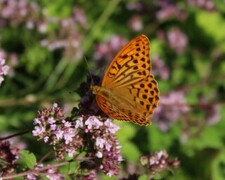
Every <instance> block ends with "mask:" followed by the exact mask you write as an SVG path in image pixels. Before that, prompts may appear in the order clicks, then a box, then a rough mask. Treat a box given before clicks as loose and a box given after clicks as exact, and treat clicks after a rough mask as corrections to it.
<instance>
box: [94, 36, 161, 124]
mask: <svg viewBox="0 0 225 180" xmlns="http://www.w3.org/2000/svg"><path fill="white" fill-rule="evenodd" d="M149 50H150V45H149V40H148V38H147V37H146V36H145V35H140V36H138V37H136V38H135V39H133V40H132V41H131V42H130V43H128V44H127V45H126V46H125V47H124V48H123V49H122V50H121V51H120V52H119V53H118V54H117V56H116V57H115V58H114V59H113V61H112V63H111V64H110V66H109V67H108V69H107V71H106V73H105V76H104V78H103V81H102V85H101V86H92V87H91V89H92V92H93V93H94V94H96V101H97V104H98V105H99V107H100V108H101V109H102V111H103V112H104V113H106V114H107V115H108V116H110V117H111V118H114V119H118V120H124V121H132V122H134V123H136V124H138V125H149V124H150V123H151V122H150V117H151V115H152V113H153V110H154V109H155V108H156V107H157V104H158V101H159V90H158V85H157V82H156V80H155V79H154V77H153V75H151V74H150V70H151V65H150V58H149Z"/></svg>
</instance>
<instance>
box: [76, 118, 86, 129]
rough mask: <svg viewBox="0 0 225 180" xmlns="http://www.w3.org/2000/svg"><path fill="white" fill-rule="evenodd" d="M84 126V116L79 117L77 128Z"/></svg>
mask: <svg viewBox="0 0 225 180" xmlns="http://www.w3.org/2000/svg"><path fill="white" fill-rule="evenodd" d="M83 126H84V124H83V117H79V118H78V119H77V120H76V125H75V128H76V129H78V128H82V127H83Z"/></svg>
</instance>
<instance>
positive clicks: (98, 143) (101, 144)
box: [95, 137, 105, 148]
mask: <svg viewBox="0 0 225 180" xmlns="http://www.w3.org/2000/svg"><path fill="white" fill-rule="evenodd" d="M104 144H105V139H103V138H100V137H97V138H96V142H95V145H96V146H97V147H100V148H103V147H104Z"/></svg>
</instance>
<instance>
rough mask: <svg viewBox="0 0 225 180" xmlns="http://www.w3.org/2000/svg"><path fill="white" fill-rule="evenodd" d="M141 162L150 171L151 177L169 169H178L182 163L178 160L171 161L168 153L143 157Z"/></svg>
mask: <svg viewBox="0 0 225 180" xmlns="http://www.w3.org/2000/svg"><path fill="white" fill-rule="evenodd" d="M140 161H141V164H142V165H143V166H145V167H146V168H147V169H148V170H149V172H150V176H151V177H153V176H154V175H155V174H156V173H160V172H162V171H164V170H168V169H177V168H178V167H179V166H180V161H179V160H178V159H177V158H175V159H174V160H170V159H169V155H168V154H167V152H166V151H159V152H156V153H153V154H150V155H149V156H142V157H141V158H140Z"/></svg>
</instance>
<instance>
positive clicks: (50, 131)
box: [33, 104, 122, 176]
mask: <svg viewBox="0 0 225 180" xmlns="http://www.w3.org/2000/svg"><path fill="white" fill-rule="evenodd" d="M71 119H72V118H71ZM71 119H70V118H67V119H66V118H65V117H64V113H63V110H62V109H61V108H59V107H58V106H57V104H54V106H53V107H52V108H49V109H43V110H41V111H39V113H38V117H37V118H36V119H35V120H34V123H35V129H34V130H33V135H34V136H37V137H38V138H39V139H43V140H44V142H46V143H49V144H50V145H53V146H54V150H55V153H56V156H57V157H58V158H60V159H64V157H65V156H64V155H65V153H66V154H67V155H68V156H69V157H71V158H76V157H77V156H78V155H80V154H81V153H82V152H85V157H84V159H85V160H86V161H87V162H86V161H85V162H82V163H81V166H80V168H81V169H88V170H90V171H93V167H95V168H94V169H95V170H96V169H97V170H100V171H102V172H104V173H105V174H106V175H108V176H113V175H117V174H118V172H119V167H118V166H119V163H120V162H121V161H122V157H121V154H120V148H121V147H120V145H119V142H118V140H117V138H116V136H115V133H116V132H117V131H118V130H119V126H118V125H116V124H113V123H112V122H111V120H110V119H107V120H105V121H101V120H99V119H98V118H96V117H95V116H89V117H87V118H85V117H82V116H81V117H79V118H76V120H75V121H72V120H71ZM83 164H88V165H85V166H83ZM90 164H92V165H91V166H90ZM89 166H90V167H89Z"/></svg>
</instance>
